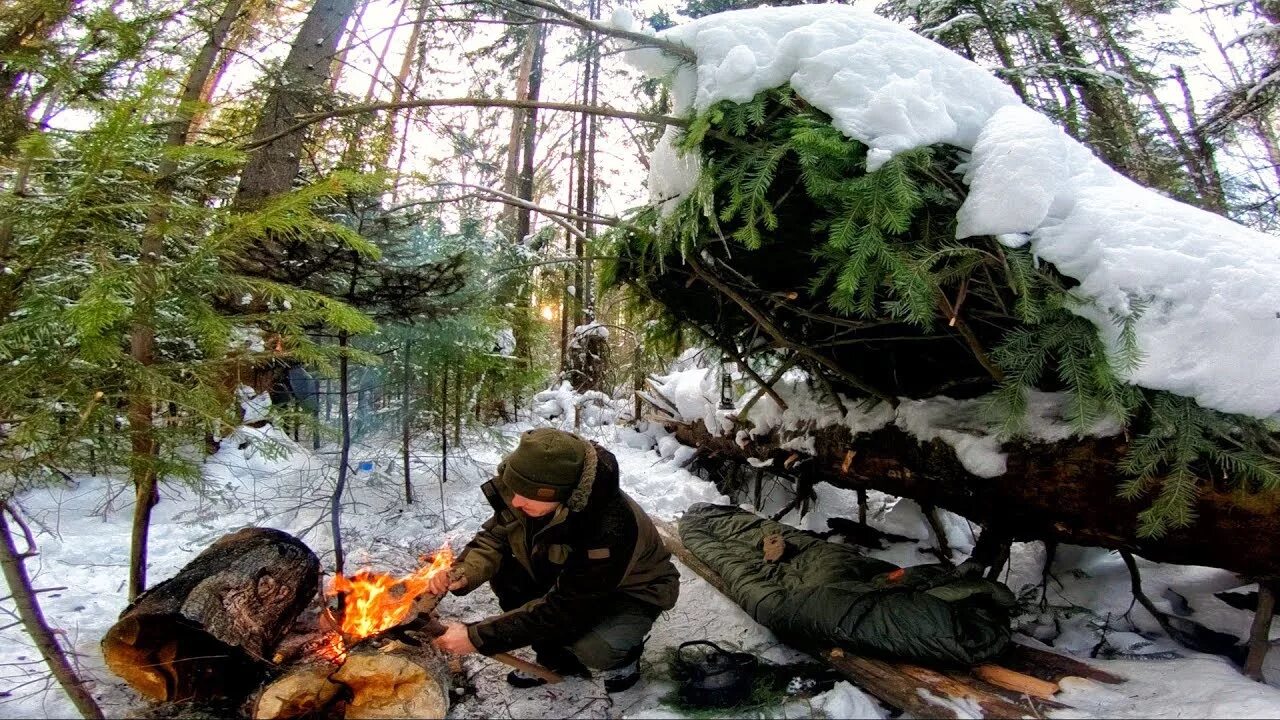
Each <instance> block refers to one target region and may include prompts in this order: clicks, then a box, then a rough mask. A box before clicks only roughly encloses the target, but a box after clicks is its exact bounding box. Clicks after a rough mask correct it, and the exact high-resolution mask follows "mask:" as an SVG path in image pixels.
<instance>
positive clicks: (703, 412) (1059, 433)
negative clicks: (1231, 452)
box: [658, 368, 1123, 478]
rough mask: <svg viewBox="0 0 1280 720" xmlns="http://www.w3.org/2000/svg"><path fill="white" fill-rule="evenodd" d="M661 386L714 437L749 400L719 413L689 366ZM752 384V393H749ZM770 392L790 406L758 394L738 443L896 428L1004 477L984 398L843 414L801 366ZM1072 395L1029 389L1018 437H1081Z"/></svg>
mask: <svg viewBox="0 0 1280 720" xmlns="http://www.w3.org/2000/svg"><path fill="white" fill-rule="evenodd" d="M659 380H660V381H661V382H660V383H658V385H659V390H660V391H661V392H662V394H663V395H664V396H666V397H667V398H668V399H670V400H671V401H672V402H673V403H675V405H676V408H675V410H676V411H677V412H676V419H678V420H685V421H690V422H696V421H698V420H702V421H703V422H704V423H705V424H706V425H707V428H708V430H710V431H711V432H712V433H713V434H716V433H719V432H720V430H719V429H718V428H720V429H727V428H729V427H732V425H731V424H730V423H729V422H728V420H727V417H728V415H732V414H735V413H738V411H740V410H741V408H743V407H744V406H745V405H746V402H747V400H746V396H744V397H739V398H737V401H736V408H737V410H734V411H728V412H724V411H719V410H718V409H717V408H718V403H719V400H718V399H713V398H716V397H718V390H717V388H718V386H717V385H716V383H715V380H714V373H713V372H712V371H711V370H710V369H707V368H693V369H690V370H684V371H680V372H674V373H671V374H669V375H665V376H662V377H661V378H659ZM754 392H755V390H754V388H752V389H751V393H754ZM774 392H776V393H777V394H778V396H779V397H781V398H782V399H783V401H784V402H785V403H786V404H787V407H786V409H785V410H783V409H782V407H781V406H780V405H778V403H777V401H776V400H774V399H773V397H771V396H769V395H762V396H761V397H760V398H759V399H758V400H757V401H756V402H755V404H754V405H752V407H751V409H750V411H749V412H748V413H747V415H746V418H745V419H746V420H749V421H750V422H751V424H752V427H751V429H750V430H749V431H745V430H740V431H738V433H739V435H738V436H737V439H738V440H739V444H742V443H743V442H744V441H745V440H747V439H749V438H750V437H752V436H756V437H758V436H763V435H767V434H769V433H771V432H774V431H775V430H776V431H781V437H782V438H783V442H782V443H780V447H782V448H784V449H791V450H800V451H802V452H807V453H810V454H812V453H813V447H814V437H813V435H811V434H810V433H811V432H812V431H814V430H820V429H822V428H825V427H830V426H832V425H844V426H845V427H847V428H849V432H850V433H852V434H853V435H854V436H857V435H858V434H859V433H865V432H874V431H876V430H879V429H881V428H883V427H887V426H889V425H896V426H897V427H899V428H901V429H902V430H903V431H905V432H907V433H909V434H910V435H912V436H913V437H915V438H916V439H917V440H919V441H920V442H929V441H930V440H935V439H936V440H942V441H943V442H945V443H947V444H948V445H950V446H951V447H952V448H953V449H954V450H955V452H956V457H957V459H959V460H960V462H961V464H963V465H964V468H965V469H966V470H968V471H969V472H971V473H973V474H974V475H977V476H978V477H988V478H989V477H997V476H999V475H1003V474H1004V472H1005V468H1006V461H1007V459H1008V456H1007V455H1006V454H1005V452H1004V451H1003V450H1002V449H1001V447H1002V444H1003V443H1004V441H1005V440H1007V439H1008V438H1007V437H1005V434H1004V431H1003V427H1002V422H1001V420H1000V419H999V418H998V416H997V414H996V413H995V412H994V411H993V410H992V409H991V408H990V407H989V401H990V399H989V398H986V397H980V398H974V399H970V400H958V399H955V398H949V397H945V396H938V397H932V398H925V399H921V400H913V399H911V398H898V403H899V404H898V407H897V408H896V409H895V408H893V407H890V406H889V404H888V403H876V404H874V405H871V406H870V407H867V406H866V404H865V403H859V402H855V401H854V400H852V399H850V398H848V397H846V396H844V395H841V396H840V399H841V403H842V404H843V405H844V407H845V415H844V416H843V417H842V416H841V415H840V410H839V408H838V407H837V406H836V405H835V403H833V402H831V401H830V399H829V398H826V397H823V396H822V395H820V394H818V393H815V392H814V391H813V390H811V389H810V388H809V384H808V383H807V382H806V374H805V372H804V371H802V370H795V369H793V370H789V371H787V372H786V373H785V374H784V375H783V376H782V378H781V379H780V380H779V382H778V383H776V384H775V385H774ZM1069 400H1070V397H1069V396H1068V395H1067V394H1066V393H1050V392H1041V391H1038V390H1030V391H1028V392H1027V411H1026V414H1025V415H1024V416H1023V418H1022V420H1023V430H1022V434H1023V435H1025V436H1026V437H1029V438H1033V439H1036V440H1041V441H1044V442H1057V441H1060V440H1066V439H1067V438H1069V437H1072V436H1073V435H1076V434H1078V433H1077V430H1076V428H1075V427H1074V426H1073V425H1072V423H1071V422H1070V421H1069V420H1068V419H1067V405H1068V402H1069ZM1122 429H1123V428H1122V426H1121V423H1120V421H1119V419H1118V418H1114V417H1103V418H1100V419H1099V420H1097V421H1096V422H1094V424H1092V425H1091V426H1090V427H1089V428H1088V430H1087V433H1086V434H1087V435H1090V436H1096V437H1105V436H1108V435H1118V434H1119V433H1120V431H1121V430H1122Z"/></svg>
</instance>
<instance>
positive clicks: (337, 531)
mask: <svg viewBox="0 0 1280 720" xmlns="http://www.w3.org/2000/svg"><path fill="white" fill-rule="evenodd" d="M347 346H348V341H347V331H345V330H343V331H341V332H339V333H338V347H339V348H340V349H339V350H338V353H339V355H338V413H339V414H340V415H341V416H342V417H341V422H342V452H341V453H340V457H339V459H338V483H337V484H336V485H335V486H334V488H333V497H331V498H330V499H329V532H330V533H331V534H332V535H333V567H334V571H335V572H337V573H339V574H341V573H342V570H343V560H344V557H343V553H342V522H341V516H342V491H343V490H345V489H346V487H347V473H348V471H349V470H348V468H349V466H350V464H351V401H350V399H349V398H348V397H347V394H348V392H349V391H350V382H351V381H350V377H349V373H348V367H347Z"/></svg>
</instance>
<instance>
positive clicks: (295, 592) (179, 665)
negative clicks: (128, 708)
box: [102, 528, 320, 702]
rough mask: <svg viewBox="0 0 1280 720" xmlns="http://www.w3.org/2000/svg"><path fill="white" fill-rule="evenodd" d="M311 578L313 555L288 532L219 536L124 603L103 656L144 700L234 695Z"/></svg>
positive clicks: (253, 678)
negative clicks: (165, 577)
mask: <svg viewBox="0 0 1280 720" xmlns="http://www.w3.org/2000/svg"><path fill="white" fill-rule="evenodd" d="M319 582H320V561H319V560H318V559H317V558H316V556H315V554H314V553H312V552H311V550H310V549H308V548H307V546H306V545H304V544H303V543H302V542H301V541H300V540H298V539H297V538H295V537H293V536H292V535H289V534H287V533H283V532H280V531H279V530H271V529H268V528H245V529H243V530H239V531H236V532H234V533H231V534H229V535H224V536H223V537H221V538H219V539H218V540H217V541H216V542H215V543H213V544H212V545H210V546H209V547H208V548H206V549H205V550H204V552H202V553H200V554H199V555H198V556H196V558H195V559H194V560H192V561H191V562H190V563H188V564H187V565H186V567H184V568H182V570H180V571H179V572H178V574H177V575H175V576H173V577H172V578H169V579H168V580H165V581H164V582H162V583H160V584H158V585H156V586H155V587H153V588H151V589H150V590H148V591H147V592H146V593H144V594H143V595H142V596H140V597H139V598H138V599H137V600H136V601H134V602H133V603H131V604H130V605H129V607H127V608H125V610H124V612H122V613H121V614H120V619H119V620H118V621H117V622H116V624H115V625H113V626H112V627H111V629H110V630H108V631H107V634H106V636H105V637H104V638H103V639H102V655H103V658H104V659H105V660H106V663H107V667H109V668H110V669H111V670H112V672H114V673H115V674H116V675H118V676H120V677H121V678H123V679H124V680H125V681H126V682H128V683H129V684H130V685H131V686H133V688H134V689H135V690H137V691H138V692H139V693H141V694H142V695H144V696H145V697H147V698H149V699H151V700H155V701H169V702H173V701H184V700H202V699H208V698H213V697H220V696H223V697H235V696H243V694H244V693H246V692H247V691H248V690H249V689H250V688H251V687H252V686H253V685H254V684H255V683H257V682H258V680H259V678H260V675H261V672H262V669H263V667H264V664H265V662H266V660H265V659H266V658H270V657H271V655H272V651H273V649H274V648H275V645H276V643H278V642H279V641H280V638H281V637H283V635H284V634H285V632H286V631H288V629H289V626H290V625H291V624H292V623H293V621H294V619H295V618H297V616H298V614H299V613H301V612H302V610H303V609H304V608H305V607H306V606H307V605H308V604H309V603H310V602H311V600H312V598H313V596H314V595H315V594H316V589H317V588H318V586H319Z"/></svg>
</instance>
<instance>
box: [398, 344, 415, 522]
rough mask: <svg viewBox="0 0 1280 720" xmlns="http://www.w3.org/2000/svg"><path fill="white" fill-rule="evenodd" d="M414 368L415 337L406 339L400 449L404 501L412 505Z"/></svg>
mask: <svg viewBox="0 0 1280 720" xmlns="http://www.w3.org/2000/svg"><path fill="white" fill-rule="evenodd" d="M412 368H413V339H412V338H408V339H406V340H405V341H404V383H403V384H402V385H401V387H402V392H401V393H400V413H401V415H402V416H403V417H402V418H401V420H402V422H401V437H400V451H401V453H402V454H403V458H402V459H403V462H404V501H405V502H406V503H408V504H410V505H412V504H413V482H412V480H411V479H410V477H409V425H410V423H411V421H412V419H413V414H412V409H413V402H412V398H411V397H410V395H409V392H410V390H409V375H410V373H411V371H412Z"/></svg>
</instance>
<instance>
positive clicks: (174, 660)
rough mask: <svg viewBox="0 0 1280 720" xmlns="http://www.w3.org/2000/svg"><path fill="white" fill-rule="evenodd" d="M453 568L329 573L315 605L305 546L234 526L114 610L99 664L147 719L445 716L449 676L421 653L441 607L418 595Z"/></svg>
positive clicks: (439, 564)
mask: <svg viewBox="0 0 1280 720" xmlns="http://www.w3.org/2000/svg"><path fill="white" fill-rule="evenodd" d="M424 559H425V558H424ZM451 562H452V556H451V555H450V554H449V553H448V549H447V548H445V550H443V551H442V552H440V553H437V554H436V556H435V557H434V559H433V561H432V563H431V564H429V565H428V566H425V567H423V568H421V569H419V570H418V571H415V572H414V573H411V574H410V575H408V576H405V577H402V578H397V577H393V576H390V575H384V574H376V573H372V572H368V571H361V572H360V573H357V574H356V575H355V576H352V577H350V578H347V577H343V576H341V575H339V576H337V577H335V578H334V579H333V581H332V582H331V583H330V586H329V589H328V591H327V592H326V594H325V595H320V594H319V593H318V592H317V590H318V588H319V571H320V563H319V560H318V559H317V558H316V556H315V554H314V553H312V552H311V550H310V549H308V548H307V547H306V545H304V544H303V543H302V542H301V541H300V540H298V539H297V538H294V537H293V536H291V535H288V534H287V533H283V532H279V531H276V530H269V529H264V528H246V529H244V530H240V531H238V532H235V533H232V534H229V535H227V536H224V537H223V538H221V539H219V540H218V541H216V542H215V543H214V544H213V545H211V546H210V547H209V548H207V549H206V550H205V551H204V552H202V553H201V554H200V555H199V556H197V557H196V559H195V560H193V561H192V562H191V563H189V564H188V565H187V566H186V567H184V568H183V569H182V570H181V571H180V572H179V573H178V574H177V575H175V576H174V577H173V578H171V579H169V580H166V581H164V582H162V583H160V584H158V585H156V586H155V587H154V588H152V589H151V590H149V591H147V592H146V593H144V594H143V595H142V596H140V597H139V598H138V600H137V601H135V602H134V603H133V604H131V605H130V606H129V607H128V608H126V609H125V611H124V612H123V613H122V614H121V616H120V620H119V621H118V622H117V623H116V624H115V625H114V626H113V627H112V628H111V630H110V631H108V633H107V635H106V636H105V637H104V638H103V642H102V649H103V656H104V657H105V658H106V661H107V665H108V667H110V668H111V670H112V671H113V672H115V673H116V674H117V675H119V676H120V677H121V678H123V679H124V680H125V681H126V682H128V683H129V684H130V685H131V686H133V688H134V689H135V690H137V691H138V692H139V693H140V694H141V695H142V696H143V697H144V698H146V699H147V700H149V701H151V702H152V703H153V706H152V707H150V708H149V709H147V710H146V711H145V713H146V714H147V715H148V716H149V717H183V716H187V715H189V714H190V713H191V712H192V708H193V707H194V708H199V707H201V706H204V707H237V708H239V713H240V714H241V715H242V716H244V717H252V718H263V719H269V720H277V719H279V720H285V719H288V718H301V717H307V718H334V719H337V718H390V717H396V718H443V717H444V716H445V714H446V713H447V712H448V710H449V692H450V687H451V676H450V666H449V663H448V662H447V661H446V659H445V656H444V655H443V654H442V653H441V652H440V651H438V650H437V649H436V648H435V646H434V645H433V644H432V642H431V640H432V638H433V637H434V635H435V634H438V632H439V630H440V628H441V625H440V623H439V621H438V620H437V619H436V617H435V607H436V604H437V603H438V602H439V599H440V598H439V597H438V596H432V595H431V594H430V593H429V592H427V583H428V580H429V579H430V577H431V576H432V575H433V574H435V573H436V572H442V571H444V572H447V571H448V570H449V567H450V565H451ZM264 682H265V685H264ZM223 714H224V715H225V713H223Z"/></svg>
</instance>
